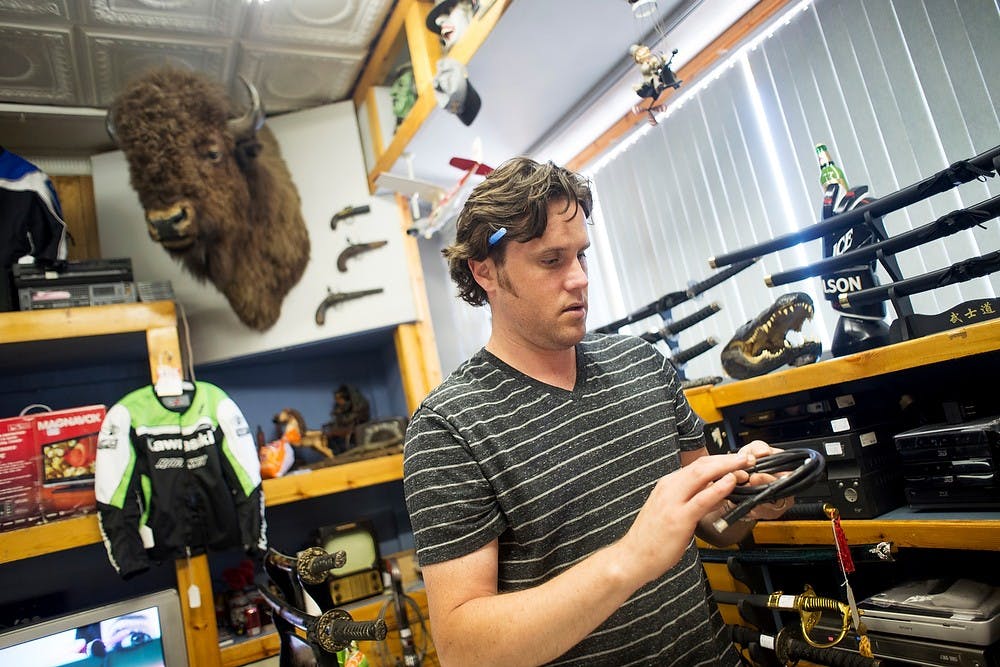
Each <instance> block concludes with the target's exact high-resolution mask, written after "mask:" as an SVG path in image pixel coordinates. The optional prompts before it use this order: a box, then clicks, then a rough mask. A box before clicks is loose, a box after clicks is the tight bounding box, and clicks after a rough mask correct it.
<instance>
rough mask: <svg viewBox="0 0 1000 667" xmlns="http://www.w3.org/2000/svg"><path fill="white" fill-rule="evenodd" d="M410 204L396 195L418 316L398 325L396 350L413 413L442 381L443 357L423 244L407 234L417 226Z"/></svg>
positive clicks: (408, 401) (407, 398)
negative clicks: (433, 317) (433, 319)
mask: <svg viewBox="0 0 1000 667" xmlns="http://www.w3.org/2000/svg"><path fill="white" fill-rule="evenodd" d="M409 204H410V202H409V200H408V199H407V198H406V197H404V196H403V195H398V194H397V195H396V206H397V207H398V209H399V218H400V220H402V226H403V229H402V231H403V235H404V236H403V238H404V241H403V244H404V246H405V249H406V263H407V265H408V267H409V271H410V286H411V287H412V288H413V304H414V309H415V310H416V315H417V320H416V322H414V323H413V324H404V325H402V326H400V327H398V328H397V330H396V354H397V356H398V357H399V368H400V373H401V375H402V377H403V380H404V381H403V391H404V393H405V394H406V404H407V407H408V409H409V411H410V414H413V411H414V410H416V409H417V407H418V406H419V405H420V401H422V400H424V397H425V396H427V394H428V393H430V391H431V389H433V388H434V387H436V386H438V385H439V384H441V360H440V358H439V357H438V352H437V339H436V338H435V337H434V327H433V325H432V324H431V307H430V301H429V299H428V298H427V285H426V283H425V282H424V270H423V265H422V264H421V262H420V247H419V246H418V244H417V238H416V237H415V236H410V235H409V234H406V230H407V229H409V228H410V227H412V226H413V217H412V216H411V215H410V206H409Z"/></svg>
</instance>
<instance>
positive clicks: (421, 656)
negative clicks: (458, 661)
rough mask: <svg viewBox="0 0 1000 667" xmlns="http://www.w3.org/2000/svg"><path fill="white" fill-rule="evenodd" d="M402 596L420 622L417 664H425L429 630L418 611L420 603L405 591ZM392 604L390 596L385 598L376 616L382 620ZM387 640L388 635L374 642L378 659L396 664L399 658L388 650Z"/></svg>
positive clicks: (386, 663) (384, 662)
mask: <svg viewBox="0 0 1000 667" xmlns="http://www.w3.org/2000/svg"><path fill="white" fill-rule="evenodd" d="M402 598H403V600H402V601H403V603H404V604H406V606H408V607H410V609H411V610H412V611H413V613H414V614H415V616H416V618H417V622H418V623H419V624H420V634H421V637H420V647H419V649H418V650H417V664H418V665H424V664H425V660H426V658H427V652H428V650H429V647H428V637H430V632H429V631H428V629H427V624H426V622H425V620H424V615H423V613H422V612H421V611H420V605H419V604H418V603H417V601H416V600H414V599H413V598H412V597H410V596H409V595H406V594H405V593H404V594H403V596H402ZM393 605H394V600H393V598H391V597H390V598H389V599H388V600H386V601H385V602H383V603H382V606H381V607H380V608H379V610H378V618H380V619H382V620H383V621H384V620H385V613H386V612H387V611H388V610H389V607H390V606H393ZM396 625H397V627H398V626H399V619H396ZM388 641H389V640H388V637H386V639H382V640H380V641H378V642H376V644H375V646H376V651H377V652H378V657H379V661H380V662H381V663H382V664H383V665H396V664H400V663H399V658H397V657H395V656H394V655H393V654H392V653H391V652H390V651H389V646H388Z"/></svg>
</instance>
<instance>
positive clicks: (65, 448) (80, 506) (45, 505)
mask: <svg viewBox="0 0 1000 667" xmlns="http://www.w3.org/2000/svg"><path fill="white" fill-rule="evenodd" d="M105 412H106V409H105V407H104V406H103V405H88V406H84V407H80V408H70V409H68V410H58V411H55V412H39V413H35V414H33V415H30V418H31V422H32V427H33V431H34V438H35V451H36V452H37V453H38V456H39V473H40V482H41V483H40V484H39V505H40V509H41V513H42V517H43V518H44V519H58V518H61V517H64V516H70V515H73V514H80V513H85V512H93V511H95V510H96V509H97V501H96V499H95V497H94V467H95V465H94V464H95V461H96V459H97V434H98V432H99V431H100V430H101V422H103V421H104V415H105Z"/></svg>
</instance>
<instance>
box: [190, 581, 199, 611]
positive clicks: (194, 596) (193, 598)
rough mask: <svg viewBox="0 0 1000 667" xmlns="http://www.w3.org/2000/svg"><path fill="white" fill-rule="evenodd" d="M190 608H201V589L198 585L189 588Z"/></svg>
mask: <svg viewBox="0 0 1000 667" xmlns="http://www.w3.org/2000/svg"><path fill="white" fill-rule="evenodd" d="M188 606H189V607H191V608H192V609H197V608H198V607H200V606H201V589H199V588H198V584H191V585H190V586H188Z"/></svg>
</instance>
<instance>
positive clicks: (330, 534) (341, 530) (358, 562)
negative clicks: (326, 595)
mask: <svg viewBox="0 0 1000 667" xmlns="http://www.w3.org/2000/svg"><path fill="white" fill-rule="evenodd" d="M316 544H318V545H319V546H321V547H323V548H324V549H326V551H327V552H328V553H334V552H335V551H344V552H345V553H346V554H347V562H346V563H345V564H344V567H341V568H337V569H336V570H333V571H332V572H331V573H330V576H329V578H328V579H329V582H330V595H331V597H332V598H333V601H334V603H336V604H338V605H340V604H346V603H348V602H354V601H355V600H361V599H363V598H367V597H371V596H373V595H379V594H380V593H382V591H383V590H385V584H384V582H383V581H382V558H381V556H380V555H379V548H378V538H377V537H376V535H375V527H374V525H373V524H372V523H371V522H370V521H367V520H359V521H352V522H350V523H341V524H337V525H333V526H324V527H322V528H319V529H318V530H317V531H316Z"/></svg>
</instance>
